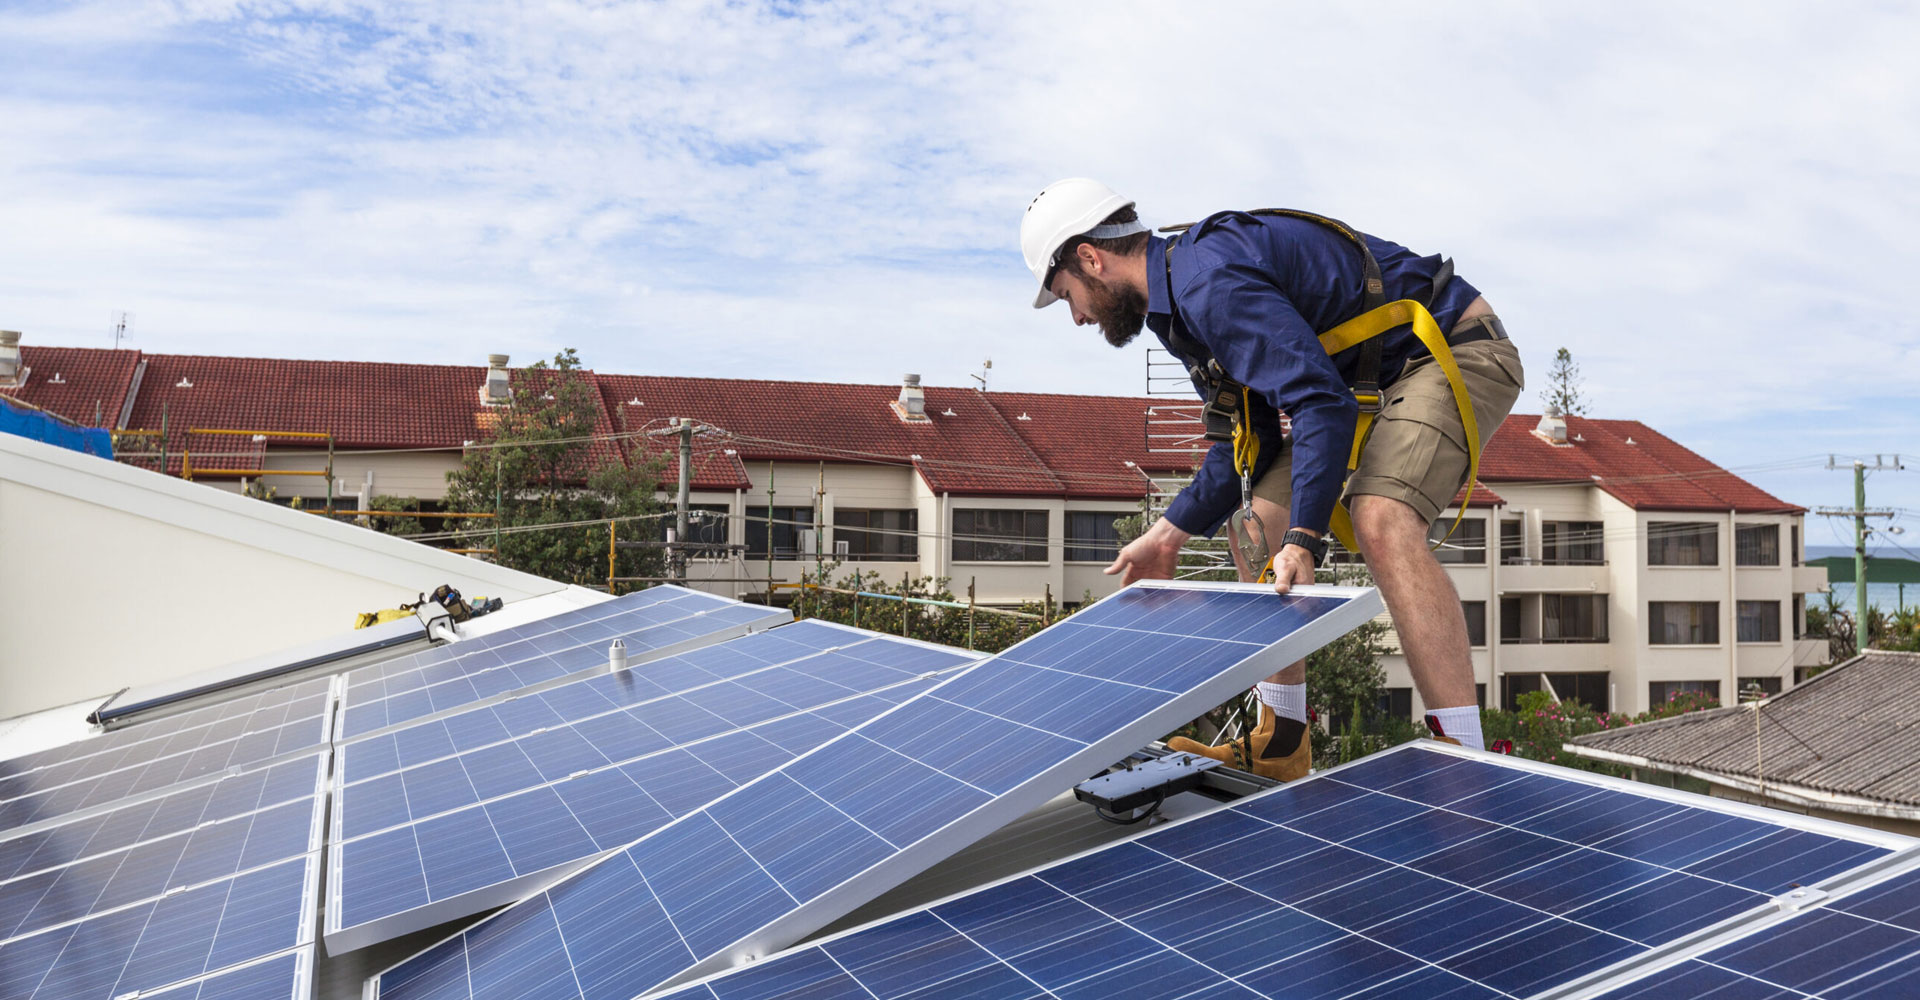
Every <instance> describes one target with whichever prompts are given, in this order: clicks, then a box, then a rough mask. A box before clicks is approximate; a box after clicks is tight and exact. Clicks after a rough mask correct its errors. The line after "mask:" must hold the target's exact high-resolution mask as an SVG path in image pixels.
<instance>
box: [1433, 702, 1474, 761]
mask: <svg viewBox="0 0 1920 1000" xmlns="http://www.w3.org/2000/svg"><path fill="white" fill-rule="evenodd" d="M1427 728H1428V729H1431V730H1433V731H1434V733H1433V735H1435V736H1448V737H1452V738H1453V739H1456V740H1459V741H1460V745H1461V746H1463V747H1467V748H1468V749H1471V750H1485V749H1486V748H1487V738H1486V737H1485V736H1482V735H1481V734H1480V706H1478V705H1462V706H1460V707H1459V708H1429V709H1427Z"/></svg>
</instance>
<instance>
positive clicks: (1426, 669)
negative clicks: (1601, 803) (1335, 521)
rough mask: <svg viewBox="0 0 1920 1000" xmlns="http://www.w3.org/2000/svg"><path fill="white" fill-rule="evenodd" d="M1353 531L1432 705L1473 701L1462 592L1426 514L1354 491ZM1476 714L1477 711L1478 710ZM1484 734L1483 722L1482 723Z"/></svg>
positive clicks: (1418, 684)
mask: <svg viewBox="0 0 1920 1000" xmlns="http://www.w3.org/2000/svg"><path fill="white" fill-rule="evenodd" d="M1353 526H1354V533H1355V535H1356V536H1357V540H1358V541H1359V543H1360V550H1361V552H1362V553H1363V554H1365V556H1366V559H1367V567H1368V568H1369V569H1371V570H1372V571H1373V579H1374V582H1375V583H1377V584H1379V585H1380V596H1381V598H1382V599H1384V600H1385V601H1386V604H1387V610H1388V611H1389V612H1390V613H1391V614H1392V615H1393V626H1394V629H1395V630H1396V631H1398V632H1399V633H1400V646H1401V648H1402V649H1403V650H1405V652H1406V655H1407V667H1408V669H1409V670H1411V671H1412V673H1413V683H1414V685H1415V686H1416V687H1418V688H1419V689H1420V699H1421V700H1422V701H1424V702H1426V704H1427V706H1428V710H1429V712H1432V711H1435V710H1438V709H1446V708H1464V707H1466V706H1474V708H1475V710H1476V711H1477V709H1478V705H1479V701H1480V699H1479V696H1478V695H1476V694H1475V693H1474V686H1473V659H1472V654H1471V653H1470V652H1469V647H1468V645H1467V622H1466V617H1465V616H1464V615H1463V614H1462V613H1461V611H1460V593H1459V591H1457V590H1455V589H1454V586H1453V580H1452V578H1450V577H1448V576H1447V571H1446V570H1445V569H1444V568H1442V567H1441V565H1440V561H1439V560H1438V559H1435V558H1434V556H1433V551H1432V550H1431V549H1430V548H1429V547H1428V543H1427V530H1428V524H1427V519H1426V518H1425V517H1424V516H1423V515H1421V513H1420V512H1419V511H1416V510H1414V509H1413V508H1412V507H1410V506H1408V505H1407V504H1405V503H1402V502H1400V501H1398V500H1394V499H1391V498H1389V497H1380V496H1372V495H1362V496H1357V497H1355V498H1354V503H1353ZM1475 718H1476V719H1477V718H1478V717H1477V715H1476V716H1475ZM1475 729H1476V733H1475V734H1474V735H1476V736H1477V724H1476V726H1475Z"/></svg>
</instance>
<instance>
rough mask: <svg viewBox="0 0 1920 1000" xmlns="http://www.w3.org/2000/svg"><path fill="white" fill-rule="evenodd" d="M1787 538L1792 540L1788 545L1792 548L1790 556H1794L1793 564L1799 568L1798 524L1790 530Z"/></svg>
mask: <svg viewBox="0 0 1920 1000" xmlns="http://www.w3.org/2000/svg"><path fill="white" fill-rule="evenodd" d="M1787 537H1788V539H1790V541H1789V542H1788V543H1787V544H1788V545H1790V546H1792V549H1791V551H1790V552H1789V553H1788V554H1789V555H1791V556H1793V564H1794V565H1795V566H1798V565H1800V526H1799V525H1797V524H1796V525H1793V526H1792V527H1790V528H1788V529H1787Z"/></svg>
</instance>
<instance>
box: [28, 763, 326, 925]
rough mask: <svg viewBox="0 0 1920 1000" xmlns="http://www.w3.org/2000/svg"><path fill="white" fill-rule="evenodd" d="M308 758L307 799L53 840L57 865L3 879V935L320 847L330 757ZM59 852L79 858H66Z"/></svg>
mask: <svg viewBox="0 0 1920 1000" xmlns="http://www.w3.org/2000/svg"><path fill="white" fill-rule="evenodd" d="M303 763H304V764H305V765H306V768H307V790H306V795H305V796H304V797H302V798H296V799H293V800H291V801H288V802H282V803H279V804H276V805H270V806H267V807H266V808H264V809H259V810H255V811H252V812H247V813H242V814H240V815H237V816H231V817H226V818H223V819H215V820H208V821H205V822H202V823H199V824H196V825H194V826H191V827H189V828H187V829H184V830H179V831H175V832H171V833H167V834H163V835H157V836H147V837H143V838H141V839H139V840H136V841H134V842H132V843H129V844H126V845H124V846H119V847H113V848H106V849H102V848H101V847H100V845H96V844H87V845H85V846H78V847H76V846H75V845H74V842H72V841H67V842H66V843H64V844H58V845H48V846H47V847H45V848H43V849H42V850H41V851H40V852H38V853H39V854H41V856H42V857H41V861H42V862H51V861H56V860H58V861H59V863H54V864H38V865H37V867H35V868H33V869H32V870H30V871H28V872H26V873H24V874H20V875H17V876H14V877H12V878H9V879H6V880H5V881H0V940H4V939H6V938H12V937H19V936H22V935H26V934H31V933H33V932H35V931H40V930H44V929H46V928H49V927H53V926H56V925H58V924H64V923H68V922H71V921H75V920H82V919H85V918H87V917H90V916H93V915H95V914H99V913H104V912H106V911H108V910H113V909H117V908H120V907H122V906H126V905H129V904H132V903H137V902H139V901H141V900H145V899H152V898H156V897H159V896H162V895H165V894H167V893H171V892H179V891H182V890H185V889H188V888H191V887H193V886H197V885H201V884H203V883H207V882H214V881H218V880H221V879H226V878H231V877H232V876H234V875H237V874H239V873H241V872H243V871H248V870H251V869H254V868H259V867H262V866H264V865H269V864H272V863H275V862H279V861H285V860H287V859H289V858H294V857H299V856H301V855H304V854H307V853H308V852H311V851H317V850H319V849H320V846H321V843H322V841H321V836H322V830H321V828H320V817H321V815H322V810H321V809H320V804H321V800H320V796H321V795H322V794H323V788H322V785H323V784H324V782H325V781H326V772H325V770H324V762H320V763H321V764H322V767H321V768H320V769H316V767H315V764H316V761H314V760H307V761H304V762H303ZM52 832H54V833H55V834H56V835H57V834H58V833H59V832H61V831H58V830H56V831H52ZM75 832H81V831H75ZM61 854H78V855H80V856H79V857H74V858H71V859H67V860H60V859H59V858H58V857H57V856H58V855H61Z"/></svg>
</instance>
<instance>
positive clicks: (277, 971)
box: [140, 945, 314, 1000]
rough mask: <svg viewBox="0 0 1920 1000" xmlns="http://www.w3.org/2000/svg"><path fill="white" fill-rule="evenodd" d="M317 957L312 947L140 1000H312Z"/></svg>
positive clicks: (205, 978) (148, 995)
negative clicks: (314, 966) (314, 964)
mask: <svg viewBox="0 0 1920 1000" xmlns="http://www.w3.org/2000/svg"><path fill="white" fill-rule="evenodd" d="M313 957H314V956H313V946H312V945H308V946H307V947H305V948H301V949H299V950H297V951H291V952H288V953H286V954H284V955H275V956H273V957H272V958H265V959H261V960H260V961H257V962H255V963H253V964H252V965H243V966H239V967H237V968H231V969H227V970H225V971H223V972H218V973H215V974H213V975H211V976H206V977H203V978H201V979H194V980H189V981H188V982H185V983H181V984H180V985H178V986H170V987H166V988H163V989H161V990H159V991H158V992H155V993H148V994H142V995H141V997H140V1000H309V998H310V997H311V996H312V995H313V985H312V984H313Z"/></svg>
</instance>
